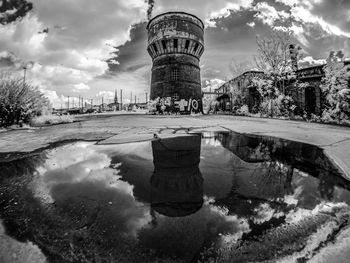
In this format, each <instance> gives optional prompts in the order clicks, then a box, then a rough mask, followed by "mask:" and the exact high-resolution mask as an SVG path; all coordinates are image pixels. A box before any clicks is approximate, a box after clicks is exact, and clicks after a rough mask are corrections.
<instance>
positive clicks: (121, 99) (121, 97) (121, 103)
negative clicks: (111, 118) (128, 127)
mask: <svg viewBox="0 0 350 263" xmlns="http://www.w3.org/2000/svg"><path fill="white" fill-rule="evenodd" d="M122 109H123V90H122V89H120V110H122Z"/></svg>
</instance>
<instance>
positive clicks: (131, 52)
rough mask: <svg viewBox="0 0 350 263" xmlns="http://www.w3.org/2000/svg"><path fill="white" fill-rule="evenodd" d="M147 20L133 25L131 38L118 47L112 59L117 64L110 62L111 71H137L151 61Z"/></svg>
mask: <svg viewBox="0 0 350 263" xmlns="http://www.w3.org/2000/svg"><path fill="white" fill-rule="evenodd" d="M146 26H147V23H146V22H142V23H139V24H135V25H132V27H131V30H130V40H128V41H127V42H125V44H123V45H120V46H118V47H116V48H117V49H118V51H117V52H115V57H114V58H112V60H115V61H118V63H117V64H109V68H110V71H111V72H121V71H122V72H128V71H135V70H137V69H140V68H142V67H144V66H147V65H149V64H150V63H151V59H150V58H149V56H148V54H147V52H146V48H147V31H146Z"/></svg>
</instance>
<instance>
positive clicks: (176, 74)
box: [173, 68, 179, 80]
mask: <svg viewBox="0 0 350 263" xmlns="http://www.w3.org/2000/svg"><path fill="white" fill-rule="evenodd" d="M178 79H179V69H177V68H174V69H173V80H178Z"/></svg>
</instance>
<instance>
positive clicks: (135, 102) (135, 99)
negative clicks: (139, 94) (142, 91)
mask: <svg viewBox="0 0 350 263" xmlns="http://www.w3.org/2000/svg"><path fill="white" fill-rule="evenodd" d="M135 104H136V95H135Z"/></svg>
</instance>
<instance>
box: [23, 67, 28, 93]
mask: <svg viewBox="0 0 350 263" xmlns="http://www.w3.org/2000/svg"><path fill="white" fill-rule="evenodd" d="M23 70H24V76H23V89H24V85H25V83H26V72H27V66H24V67H23Z"/></svg>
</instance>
